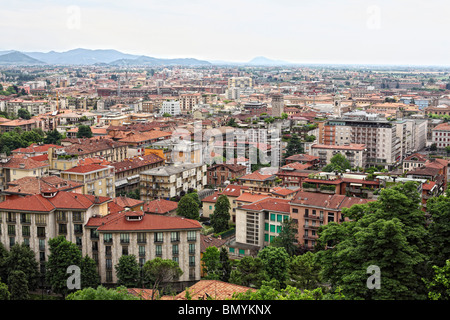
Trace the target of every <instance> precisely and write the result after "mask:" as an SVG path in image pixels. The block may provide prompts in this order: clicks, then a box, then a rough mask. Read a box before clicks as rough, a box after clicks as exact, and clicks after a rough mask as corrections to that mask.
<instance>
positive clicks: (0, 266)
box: [0, 242, 9, 279]
mask: <svg viewBox="0 0 450 320" xmlns="http://www.w3.org/2000/svg"><path fill="white" fill-rule="evenodd" d="M8 256H9V251H8V250H6V248H5V246H4V245H3V243H1V242H0V279H7V278H8V265H7V261H8Z"/></svg>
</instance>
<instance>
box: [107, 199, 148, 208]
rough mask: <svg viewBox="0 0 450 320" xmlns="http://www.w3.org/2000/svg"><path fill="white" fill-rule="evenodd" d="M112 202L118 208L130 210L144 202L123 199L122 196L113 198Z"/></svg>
mask: <svg viewBox="0 0 450 320" xmlns="http://www.w3.org/2000/svg"><path fill="white" fill-rule="evenodd" d="M113 201H114V202H115V203H117V204H118V205H119V206H121V207H124V208H132V207H136V206H139V205H143V204H144V201H142V200H137V199H133V198H128V197H123V196H119V197H116V198H114V200H113Z"/></svg>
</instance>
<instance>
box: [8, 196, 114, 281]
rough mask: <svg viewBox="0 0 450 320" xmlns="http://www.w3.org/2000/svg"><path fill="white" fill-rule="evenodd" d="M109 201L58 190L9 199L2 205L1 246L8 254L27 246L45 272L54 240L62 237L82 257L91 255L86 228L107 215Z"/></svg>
mask: <svg viewBox="0 0 450 320" xmlns="http://www.w3.org/2000/svg"><path fill="white" fill-rule="evenodd" d="M110 201H111V199H110V198H107V197H98V196H93V195H84V194H79V193H74V192H66V191H57V190H56V191H55V190H50V191H49V192H43V193H41V194H33V195H28V196H25V197H16V198H12V199H7V200H5V201H3V202H0V231H1V232H0V242H1V243H3V245H4V246H5V248H6V249H7V250H10V249H11V247H12V246H13V245H14V244H16V243H25V244H26V245H28V246H29V247H30V248H31V250H32V251H33V252H34V253H35V256H36V260H37V261H38V262H39V264H40V271H41V272H44V271H45V263H46V262H48V257H49V255H50V248H49V246H48V241H49V240H50V239H52V238H56V237H57V236H60V235H62V236H64V237H65V238H66V239H67V240H68V241H70V242H72V243H75V244H76V245H77V246H78V247H79V248H80V249H81V252H82V255H83V256H84V255H86V254H88V251H89V250H91V249H90V247H89V241H88V238H89V234H88V233H87V232H86V230H85V229H84V226H85V224H86V223H87V222H88V221H89V218H90V217H92V216H103V215H106V214H107V213H108V205H107V204H108V202H110ZM90 256H91V257H92V255H90Z"/></svg>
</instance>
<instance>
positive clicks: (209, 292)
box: [174, 280, 256, 300]
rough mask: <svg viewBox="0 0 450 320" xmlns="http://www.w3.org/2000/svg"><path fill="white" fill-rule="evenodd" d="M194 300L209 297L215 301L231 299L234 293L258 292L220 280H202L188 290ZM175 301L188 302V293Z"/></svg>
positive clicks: (176, 297)
mask: <svg viewBox="0 0 450 320" xmlns="http://www.w3.org/2000/svg"><path fill="white" fill-rule="evenodd" d="M188 290H189V293H190V296H191V298H192V300H200V299H205V300H206V299H207V297H208V296H210V297H212V298H213V299H215V300H226V299H230V298H231V297H232V296H233V294H234V293H245V292H247V291H248V290H250V291H256V289H254V288H249V287H244V286H240V285H236V284H232V283H228V282H223V281H219V280H200V281H199V282H197V283H196V284H194V285H192V286H191V287H189V288H188ZM174 299H175V300H186V292H185V291H183V292H181V293H179V294H178V295H176V296H175V298H174Z"/></svg>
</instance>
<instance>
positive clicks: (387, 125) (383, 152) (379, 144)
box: [323, 116, 402, 168]
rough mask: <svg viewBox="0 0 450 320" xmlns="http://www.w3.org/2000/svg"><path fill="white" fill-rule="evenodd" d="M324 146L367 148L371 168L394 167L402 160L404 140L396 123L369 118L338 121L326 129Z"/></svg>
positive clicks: (330, 121)
mask: <svg viewBox="0 0 450 320" xmlns="http://www.w3.org/2000/svg"><path fill="white" fill-rule="evenodd" d="M323 144H325V145H338V146H343V145H346V144H364V145H366V149H367V161H366V164H367V165H369V166H376V165H382V166H384V167H386V168H389V167H392V166H393V165H394V164H396V163H397V162H398V161H400V159H401V154H402V153H401V152H402V140H401V139H400V137H399V136H398V135H397V125H396V123H395V122H393V121H388V120H385V119H379V118H375V117H373V118H370V117H368V116H364V117H360V118H338V119H333V120H329V121H327V123H326V124H325V125H324V132H323Z"/></svg>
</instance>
